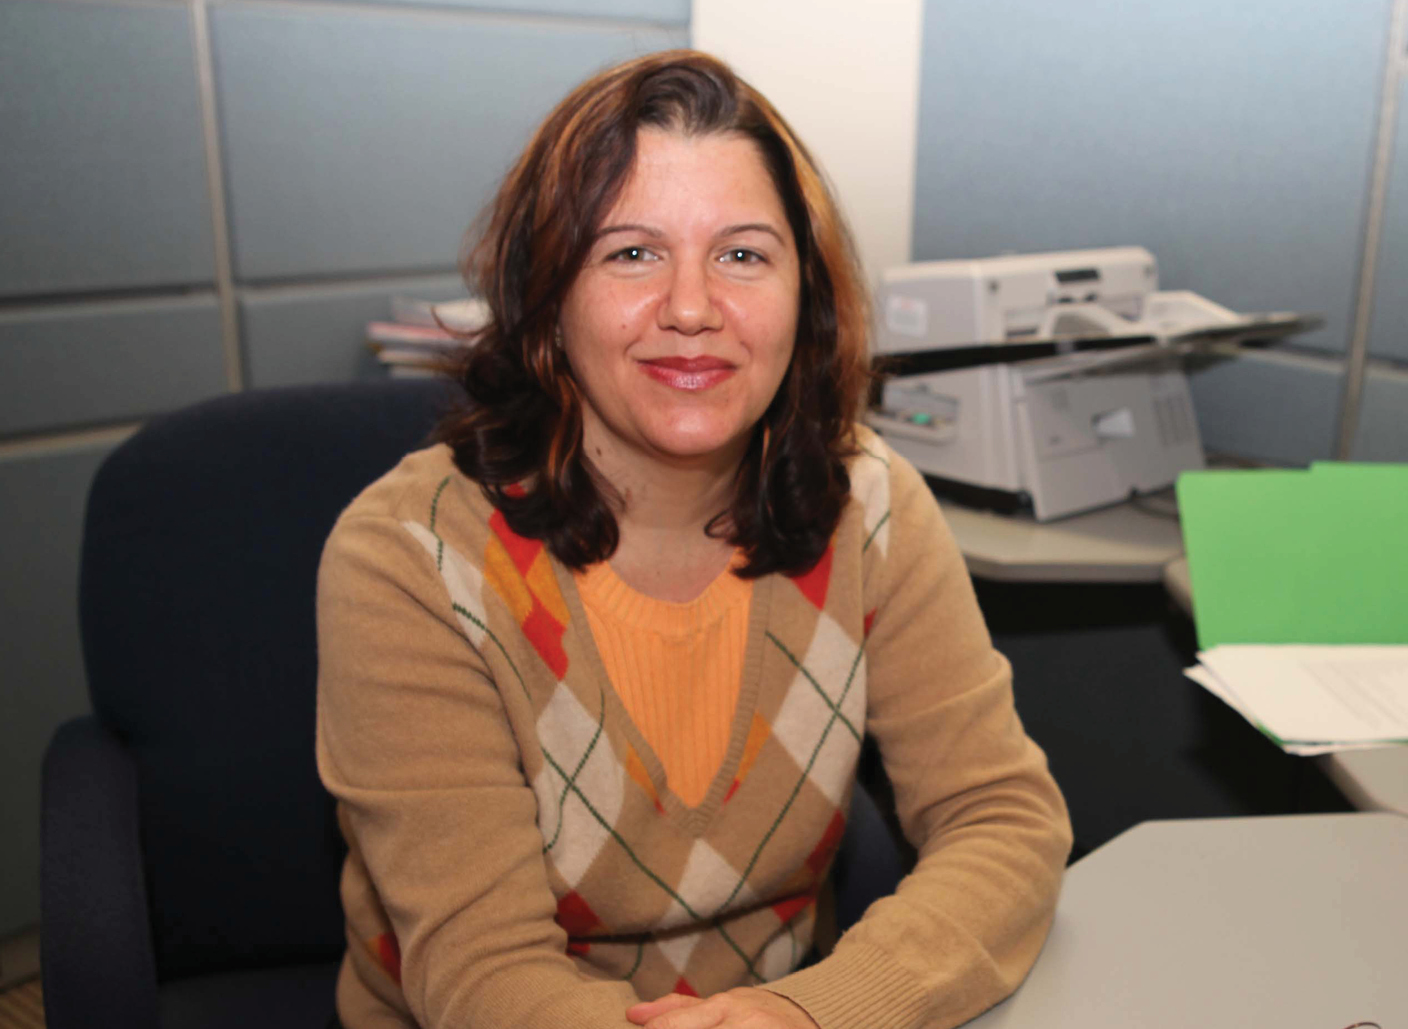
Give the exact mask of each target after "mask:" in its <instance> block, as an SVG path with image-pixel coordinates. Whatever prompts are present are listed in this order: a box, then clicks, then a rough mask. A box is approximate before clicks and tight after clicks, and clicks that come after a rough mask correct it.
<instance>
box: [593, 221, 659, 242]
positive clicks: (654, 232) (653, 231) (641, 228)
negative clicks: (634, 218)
mask: <svg viewBox="0 0 1408 1029" xmlns="http://www.w3.org/2000/svg"><path fill="white" fill-rule="evenodd" d="M613 232H640V233H643V234H644V235H647V236H649V237H650V238H651V239H659V238H660V237H661V236H663V235H664V233H663V232H661V231H660V230H659V229H657V228H653V227H652V226H649V225H639V224H637V223H635V222H625V223H622V224H620V225H606V226H603V227H602V228H600V229H597V232H596V238H597V239H601V238H602V237H603V236H609V235H611V234H612V233H613Z"/></svg>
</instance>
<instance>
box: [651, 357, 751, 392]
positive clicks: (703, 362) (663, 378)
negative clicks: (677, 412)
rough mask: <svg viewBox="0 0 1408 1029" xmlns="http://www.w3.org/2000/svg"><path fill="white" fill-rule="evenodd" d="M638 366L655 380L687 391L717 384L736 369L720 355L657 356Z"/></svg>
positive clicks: (672, 387) (707, 387)
mask: <svg viewBox="0 0 1408 1029" xmlns="http://www.w3.org/2000/svg"><path fill="white" fill-rule="evenodd" d="M640 366H641V369H642V370H643V371H644V372H645V374H646V375H649V376H650V377H651V378H652V379H654V380H655V381H656V382H661V383H664V384H665V385H666V386H669V387H670V388H671V389H678V390H686V391H689V392H694V391H697V390H703V389H709V388H710V387H712V386H717V385H718V384H719V383H721V382H723V381H724V380H725V379H727V378H728V377H729V376H730V375H732V374H733V373H734V372H736V371H737V370H738V368H737V366H736V365H734V364H732V363H731V362H729V361H725V360H724V359H723V358H720V357H657V358H655V359H654V360H652V361H642V362H641V363H640Z"/></svg>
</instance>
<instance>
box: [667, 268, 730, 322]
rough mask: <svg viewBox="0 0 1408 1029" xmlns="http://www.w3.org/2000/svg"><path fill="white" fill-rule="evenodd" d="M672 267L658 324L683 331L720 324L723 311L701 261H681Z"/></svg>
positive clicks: (706, 269) (707, 272)
mask: <svg viewBox="0 0 1408 1029" xmlns="http://www.w3.org/2000/svg"><path fill="white" fill-rule="evenodd" d="M672 271H673V274H672V275H671V277H670V282H669V293H668V294H667V295H666V297H665V298H664V301H663V302H662V303H661V305H660V313H659V322H660V327H661V328H662V329H674V330H675V331H676V332H682V333H685V334H686V335H695V334H697V333H700V332H707V331H710V330H712V329H721V328H723V312H722V311H721V310H720V309H719V305H718V303H717V302H716V299H715V297H714V284H713V283H712V282H711V281H710V276H709V270H708V268H707V266H706V264H705V262H703V261H681V262H679V263H678V264H676V265H675V267H674V268H673V269H672Z"/></svg>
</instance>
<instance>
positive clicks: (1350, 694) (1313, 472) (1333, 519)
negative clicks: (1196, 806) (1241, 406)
mask: <svg viewBox="0 0 1408 1029" xmlns="http://www.w3.org/2000/svg"><path fill="white" fill-rule="evenodd" d="M1178 506H1179V512H1180V515H1181V517H1182V521H1183V540H1184V544H1185V546H1186V548H1187V551H1188V574H1189V579H1190V582H1191V584H1192V593H1193V613H1194V620H1195V621H1196V623H1197V630H1198V643H1199V646H1200V647H1201V648H1202V649H1201V651H1200V653H1199V655H1198V659H1199V661H1200V662H1201V663H1200V665H1199V666H1198V667H1196V668H1192V669H1189V670H1188V676H1189V677H1190V678H1192V679H1193V680H1194V681H1196V682H1198V683H1200V684H1201V685H1203V686H1204V687H1206V688H1207V689H1208V690H1210V691H1211V692H1212V693H1214V694H1216V695H1217V696H1218V697H1220V698H1222V699H1223V700H1224V701H1226V702H1227V703H1228V704H1230V705H1231V706H1232V707H1234V708H1235V709H1236V710H1238V711H1239V712H1241V713H1242V714H1243V715H1244V716H1245V717H1246V718H1247V719H1248V720H1249V721H1251V722H1252V723H1253V724H1254V725H1256V726H1257V727H1258V728H1260V729H1261V730H1262V731H1263V732H1265V733H1266V734H1267V735H1268V736H1270V737H1271V738H1272V739H1274V740H1275V741H1276V742H1277V743H1279V744H1281V745H1282V746H1283V747H1285V749H1287V750H1289V751H1292V752H1294V753H1320V752H1323V751H1326V750H1340V749H1346V748H1349V747H1361V746H1383V745H1385V744H1391V743H1403V742H1408V465H1391V464H1381V465H1367V464H1334V463H1316V464H1314V465H1312V466H1311V468H1310V470H1309V471H1280V470H1274V471H1273V470H1265V471H1263V470H1256V471H1245V470H1243V471H1208V472H1189V473H1185V474H1184V475H1183V476H1181V477H1180V478H1179V481H1178Z"/></svg>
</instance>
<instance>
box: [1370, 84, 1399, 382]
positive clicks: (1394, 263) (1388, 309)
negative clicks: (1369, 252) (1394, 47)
mask: <svg viewBox="0 0 1408 1029" xmlns="http://www.w3.org/2000/svg"><path fill="white" fill-rule="evenodd" d="M1369 352H1370V353H1371V354H1374V355H1375V356H1377V357H1387V358H1391V359H1393V360H1395V361H1403V362H1408V78H1405V79H1404V81H1403V85H1402V86H1401V87H1400V89H1399V94H1398V125H1397V128H1396V130H1395V133H1394V154H1393V175H1392V178H1390V179H1389V187H1388V203H1387V205H1386V209H1385V211H1384V222H1383V235H1382V236H1381V237H1380V240H1379V267H1378V274H1377V275H1375V282H1374V320H1373V322H1372V323H1371V326H1370V333H1369Z"/></svg>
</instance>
